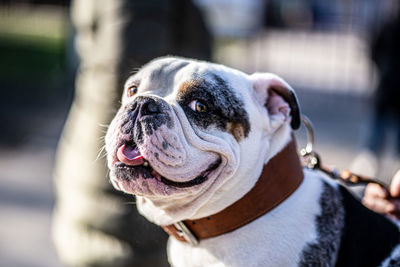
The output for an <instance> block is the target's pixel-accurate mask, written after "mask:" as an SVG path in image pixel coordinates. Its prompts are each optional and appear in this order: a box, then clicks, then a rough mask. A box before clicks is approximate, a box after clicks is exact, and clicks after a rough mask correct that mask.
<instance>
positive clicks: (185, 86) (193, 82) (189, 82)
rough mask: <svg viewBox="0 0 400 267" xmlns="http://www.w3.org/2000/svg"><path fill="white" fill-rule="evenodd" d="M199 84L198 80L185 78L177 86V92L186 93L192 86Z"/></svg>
mask: <svg viewBox="0 0 400 267" xmlns="http://www.w3.org/2000/svg"><path fill="white" fill-rule="evenodd" d="M199 85H200V82H199V81H196V80H187V81H184V82H183V83H182V84H181V85H180V86H179V93H178V94H181V95H183V94H186V93H188V91H189V90H190V89H193V88H194V87H198V86H199Z"/></svg>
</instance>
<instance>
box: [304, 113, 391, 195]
mask: <svg viewBox="0 0 400 267" xmlns="http://www.w3.org/2000/svg"><path fill="white" fill-rule="evenodd" d="M301 121H302V123H303V124H304V126H305V127H306V130H307V145H306V147H305V148H303V149H301V150H300V155H301V157H302V163H303V165H304V166H305V167H307V168H308V169H313V170H319V171H322V172H323V173H325V174H327V175H328V176H330V177H331V178H333V179H335V180H339V181H342V182H344V183H345V184H347V185H360V184H369V183H375V184H378V185H380V186H382V187H383V188H384V189H386V190H388V188H389V187H388V186H387V185H386V184H385V183H383V182H381V181H379V180H377V179H374V178H370V177H366V176H362V175H358V174H355V173H352V172H350V171H348V170H343V171H339V170H338V169H336V168H334V167H328V166H325V165H323V164H322V162H321V158H320V156H319V155H318V153H316V152H315V151H314V150H313V146H314V127H313V125H312V123H311V121H310V119H309V118H308V117H307V116H305V115H302V116H301Z"/></svg>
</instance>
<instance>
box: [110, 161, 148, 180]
mask: <svg viewBox="0 0 400 267" xmlns="http://www.w3.org/2000/svg"><path fill="white" fill-rule="evenodd" d="M140 174H142V177H143V178H144V179H149V178H153V175H152V174H151V170H150V168H148V167H144V166H134V167H132V166H127V165H125V164H123V163H122V162H119V163H117V165H116V168H115V176H116V177H118V178H119V179H124V180H126V181H129V180H132V179H133V180H135V179H138V178H139V177H140Z"/></svg>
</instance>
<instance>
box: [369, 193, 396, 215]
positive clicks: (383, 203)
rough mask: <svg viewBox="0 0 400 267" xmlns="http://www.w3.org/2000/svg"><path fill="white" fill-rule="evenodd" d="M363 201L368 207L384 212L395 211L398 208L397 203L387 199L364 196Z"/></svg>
mask: <svg viewBox="0 0 400 267" xmlns="http://www.w3.org/2000/svg"><path fill="white" fill-rule="evenodd" d="M362 203H363V204H364V205H365V206H366V207H367V208H369V209H371V210H373V211H375V212H378V213H382V214H389V213H393V212H395V211H396V210H397V209H396V205H395V204H394V203H392V202H391V201H389V200H387V199H382V198H371V197H364V198H363V199H362Z"/></svg>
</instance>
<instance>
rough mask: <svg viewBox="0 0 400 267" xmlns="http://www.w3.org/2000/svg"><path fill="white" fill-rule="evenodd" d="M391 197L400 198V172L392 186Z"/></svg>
mask: <svg viewBox="0 0 400 267" xmlns="http://www.w3.org/2000/svg"><path fill="white" fill-rule="evenodd" d="M390 195H391V196H392V197H400V170H398V171H397V172H396V174H395V175H394V177H393V180H392V183H391V184H390Z"/></svg>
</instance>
